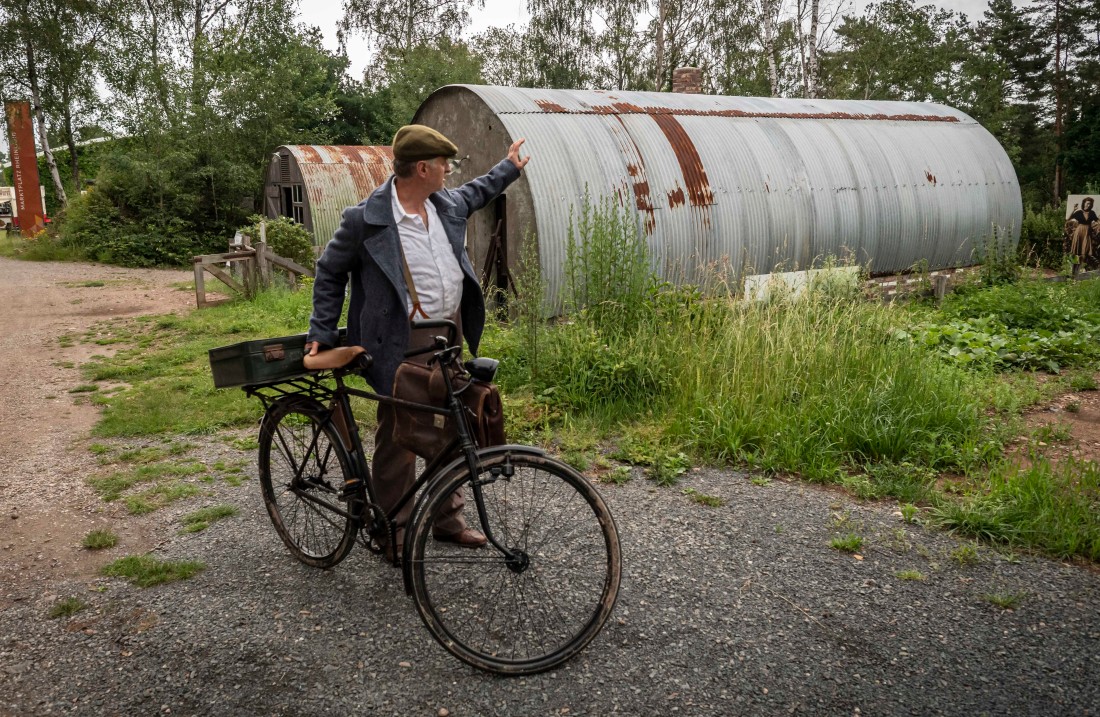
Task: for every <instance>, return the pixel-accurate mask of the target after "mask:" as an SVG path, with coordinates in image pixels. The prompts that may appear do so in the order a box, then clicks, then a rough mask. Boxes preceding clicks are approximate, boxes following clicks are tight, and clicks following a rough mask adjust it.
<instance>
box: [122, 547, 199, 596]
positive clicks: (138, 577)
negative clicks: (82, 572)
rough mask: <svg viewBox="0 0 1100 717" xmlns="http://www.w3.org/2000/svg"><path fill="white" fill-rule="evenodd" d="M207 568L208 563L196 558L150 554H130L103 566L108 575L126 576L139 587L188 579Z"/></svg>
mask: <svg viewBox="0 0 1100 717" xmlns="http://www.w3.org/2000/svg"><path fill="white" fill-rule="evenodd" d="M204 569H206V565H204V564H203V563H201V562H199V561H194V560H163V561H162V560H157V559H156V558H154V557H152V556H149V555H130V556H128V557H125V558H119V559H118V560H116V561H114V562H113V563H109V564H107V565H104V566H103V569H102V573H103V574H104V575H106V576H108V577H114V578H126V579H127V580H129V581H130V582H132V583H133V584H135V585H137V586H138V587H142V588H147V587H152V586H153V585H160V584H161V583H170V582H173V581H176V580H186V579H187V578H190V577H192V576H194V575H197V574H198V573H200V572H201V571H203V570H204Z"/></svg>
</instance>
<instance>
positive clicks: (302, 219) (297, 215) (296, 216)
mask: <svg viewBox="0 0 1100 717" xmlns="http://www.w3.org/2000/svg"><path fill="white" fill-rule="evenodd" d="M302 194H303V193H302V185H301V184H295V185H294V186H293V187H292V188H291V197H292V202H291V205H290V206H291V214H290V217H291V218H292V219H293V220H294V221H296V222H298V223H299V224H303V225H304V224H305V223H306V210H305V203H304V202H303V201H302Z"/></svg>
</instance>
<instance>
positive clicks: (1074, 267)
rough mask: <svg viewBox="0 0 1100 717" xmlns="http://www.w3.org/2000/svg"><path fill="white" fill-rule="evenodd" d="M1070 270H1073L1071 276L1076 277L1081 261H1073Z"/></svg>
mask: <svg viewBox="0 0 1100 717" xmlns="http://www.w3.org/2000/svg"><path fill="white" fill-rule="evenodd" d="M1072 271H1073V274H1072V278H1074V279H1076V278H1077V275H1078V274H1080V273H1081V262H1080V260H1078V261H1075V262H1073V270H1072Z"/></svg>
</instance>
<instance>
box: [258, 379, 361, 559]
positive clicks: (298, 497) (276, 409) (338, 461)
mask: <svg viewBox="0 0 1100 717" xmlns="http://www.w3.org/2000/svg"><path fill="white" fill-rule="evenodd" d="M329 413H330V412H329V410H328V409H326V408H325V407H324V406H323V405H322V404H321V403H319V402H318V401H315V400H313V399H309V398H302V397H296V396H291V397H288V398H283V399H280V400H278V401H276V402H275V403H274V404H273V405H272V406H271V407H270V408H268V410H267V412H266V413H265V414H264V418H263V421H262V422H261V423H260V452H259V473H260V486H261V487H262V488H263V496H264V505H265V506H266V507H267V513H268V515H269V516H271V522H272V523H273V524H274V525H275V530H276V532H278V533H279V537H280V538H282V539H283V543H285V544H286V547H287V548H289V549H290V552H291V553H292V554H293V555H294V557H296V558H297V559H298V560H300V561H302V562H303V563H305V564H306V565H312V566H313V567H315V568H331V567H332V566H333V565H336V564H337V563H339V562H340V561H341V560H343V559H344V558H345V557H346V556H347V554H348V552H349V551H350V550H351V548H352V546H353V545H354V544H355V534H356V532H357V531H358V528H359V523H358V521H357V520H355V519H354V518H352V516H351V514H350V513H349V511H348V505H349V503H346V502H344V501H342V500H341V499H340V491H341V490H342V489H343V486H344V479H345V476H348V475H350V474H351V470H350V459H349V458H348V455H347V451H345V450H344V448H343V445H342V444H341V443H340V439H339V437H338V435H337V433H336V430H335V428H334V427H333V425H332V422H331V421H330V420H328V417H329ZM360 505H362V502H360Z"/></svg>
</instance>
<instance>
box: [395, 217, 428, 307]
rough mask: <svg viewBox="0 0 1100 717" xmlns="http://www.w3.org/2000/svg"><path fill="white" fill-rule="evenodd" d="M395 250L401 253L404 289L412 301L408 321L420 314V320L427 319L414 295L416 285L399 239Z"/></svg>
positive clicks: (417, 298)
mask: <svg viewBox="0 0 1100 717" xmlns="http://www.w3.org/2000/svg"><path fill="white" fill-rule="evenodd" d="M397 248H398V250H399V251H400V252H401V270H402V271H403V272H404V274H405V288H406V289H408V290H409V298H410V299H412V304H413V308H412V311H410V312H409V320H410V321H411V320H413V319H415V318H416V315H417V314H420V316H421V318H425V319H426V318H428V314H427V313H426V312H425V311H424V307H422V306H421V305H420V297H419V296H417V295H416V284H414V283H413V277H412V272H411V271H409V261H408V259H406V258H405V246H404V245H403V244H402V243H401V237H400V236H398V237H397Z"/></svg>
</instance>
